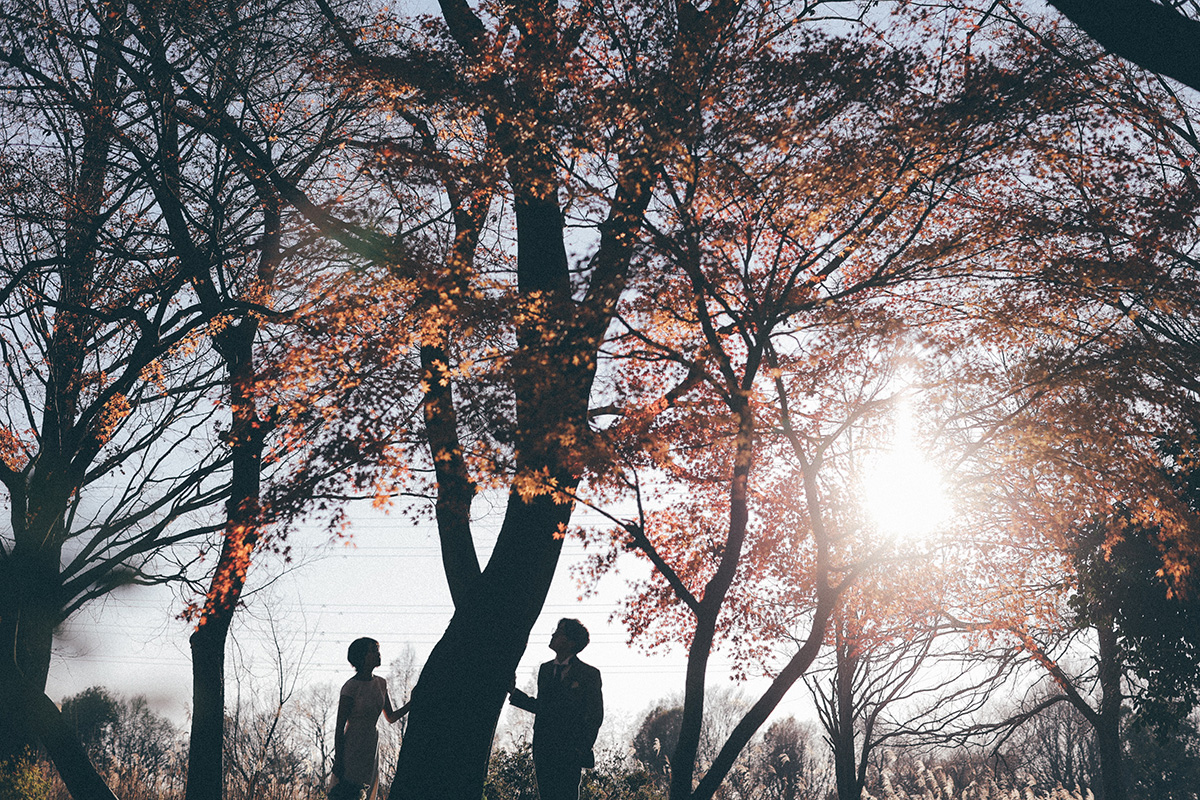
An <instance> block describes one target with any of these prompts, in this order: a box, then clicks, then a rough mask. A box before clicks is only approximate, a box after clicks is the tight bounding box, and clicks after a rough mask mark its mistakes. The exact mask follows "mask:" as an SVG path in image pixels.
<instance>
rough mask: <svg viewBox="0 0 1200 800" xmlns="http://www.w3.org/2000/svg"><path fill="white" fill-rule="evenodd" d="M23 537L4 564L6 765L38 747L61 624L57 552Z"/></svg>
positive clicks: (1, 692) (0, 685) (1, 714)
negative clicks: (39, 713)
mask: <svg viewBox="0 0 1200 800" xmlns="http://www.w3.org/2000/svg"><path fill="white" fill-rule="evenodd" d="M25 541H27V537H19V538H18V539H17V544H16V546H15V547H14V548H13V550H12V552H11V553H9V554H7V556H6V557H5V558H3V559H2V560H0V637H2V638H0V642H2V643H3V644H2V646H3V648H4V653H3V657H2V658H0V760H7V759H10V758H14V757H16V756H20V755H21V753H23V752H24V750H25V748H27V747H36V746H37V744H38V731H37V729H36V726H34V725H33V724H31V723H33V722H34V721H35V716H34V713H33V706H34V704H35V703H36V701H37V698H38V696H40V695H41V694H42V692H44V691H45V688H46V677H47V675H48V674H49V670H50V646H51V643H52V641H53V637H54V627H55V625H57V624H58V622H59V608H60V604H59V602H58V598H57V597H56V593H55V589H56V588H57V587H58V585H59V574H58V550H57V548H44V549H43V548H38V549H32V548H29V547H26V546H25Z"/></svg>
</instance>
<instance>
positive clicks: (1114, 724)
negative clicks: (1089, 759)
mask: <svg viewBox="0 0 1200 800" xmlns="http://www.w3.org/2000/svg"><path fill="white" fill-rule="evenodd" d="M1096 631H1097V633H1098V634H1099V638H1100V692H1101V697H1100V712H1099V714H1098V715H1097V717H1096V746H1097V749H1098V750H1099V751H1100V786H1101V789H1102V791H1103V795H1102V800H1126V796H1127V794H1126V786H1127V782H1126V779H1125V754H1124V750H1123V748H1122V743H1121V702H1122V700H1123V699H1124V696H1123V694H1122V692H1121V652H1120V645H1119V644H1118V643H1117V632H1116V628H1115V627H1114V626H1113V623H1112V620H1111V619H1105V620H1102V621H1100V622H1098V623H1097V624H1096Z"/></svg>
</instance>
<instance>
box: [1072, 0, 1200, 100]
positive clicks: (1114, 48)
mask: <svg viewBox="0 0 1200 800" xmlns="http://www.w3.org/2000/svg"><path fill="white" fill-rule="evenodd" d="M1050 5H1052V6H1054V7H1055V8H1057V9H1058V10H1059V11H1061V12H1062V13H1063V15H1064V16H1066V17H1067V19H1069V20H1071V22H1073V23H1075V24H1076V25H1078V26H1079V27H1080V28H1082V29H1083V30H1084V31H1085V32H1087V34H1088V35H1089V36H1091V37H1092V38H1093V39H1095V40H1096V41H1097V42H1099V43H1100V44H1101V46H1103V47H1104V49H1106V50H1108V51H1109V52H1110V53H1112V54H1113V55H1116V56H1120V57H1121V58H1126V59H1129V60H1130V61H1132V62H1133V63H1135V64H1137V65H1138V66H1140V67H1143V68H1144V69H1148V70H1150V71H1151V72H1159V73H1162V74H1163V75H1166V76H1167V77H1169V78H1174V79H1175V80H1177V81H1179V82H1180V83H1184V84H1187V85H1189V86H1191V87H1192V88H1193V89H1198V90H1200V57H1197V55H1196V48H1195V42H1196V39H1197V37H1200V20H1197V19H1196V18H1195V17H1194V16H1188V15H1187V12H1188V11H1190V12H1191V13H1192V14H1193V15H1195V14H1196V13H1198V12H1200V9H1197V8H1196V6H1195V4H1194V3H1173V2H1155V1H1154V0H1090V1H1089V0H1050ZM1184 9H1187V11H1185V10H1184Z"/></svg>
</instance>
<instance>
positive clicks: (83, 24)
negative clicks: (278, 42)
mask: <svg viewBox="0 0 1200 800" xmlns="http://www.w3.org/2000/svg"><path fill="white" fill-rule="evenodd" d="M58 12H61V13H58ZM125 22H126V17H125V7H124V6H122V5H118V4H111V3H103V4H100V5H88V6H84V7H78V6H76V5H75V4H71V5H70V8H66V7H61V8H60V7H57V6H47V7H45V8H41V7H38V6H35V5H34V4H23V5H20V6H16V7H12V8H6V11H5V14H4V17H3V24H4V35H5V46H4V49H3V52H2V53H0V63H2V64H3V68H4V70H5V73H6V75H7V76H8V77H9V79H10V82H11V83H12V84H13V85H14V90H13V92H11V93H9V94H8V95H6V97H9V98H11V99H12V102H8V103H6V105H5V108H4V113H5V115H6V118H7V119H8V120H10V121H21V122H28V123H31V124H32V125H31V127H27V126H26V125H24V124H22V125H20V126H17V127H14V126H13V125H11V124H9V125H6V131H8V132H9V136H10V140H9V142H8V145H9V146H8V147H7V148H6V159H7V163H6V169H5V180H7V181H8V182H9V185H8V187H7V188H8V189H10V190H11V191H7V192H6V193H5V204H4V215H5V219H6V223H7V224H6V232H5V241H4V260H5V266H4V273H5V278H6V281H5V287H4V292H3V299H4V302H5V304H6V307H7V309H8V310H7V312H6V314H5V320H6V323H5V332H4V344H3V347H4V350H5V363H6V371H5V382H4V390H3V391H4V396H5V404H4V407H3V413H4V415H5V419H4V464H3V467H2V468H0V479H2V480H3V483H4V486H5V489H6V491H7V499H8V505H9V514H10V522H11V527H10V529H9V530H7V531H6V533H5V537H4V541H3V547H2V549H0V586H2V587H3V589H2V591H0V606H2V607H0V632H2V633H3V637H4V641H5V643H6V644H5V648H4V650H5V653H6V654H8V655H7V656H6V657H5V658H4V659H3V660H2V661H0V672H2V675H3V676H2V678H0V687H2V688H0V706H2V709H3V710H2V712H0V740H2V741H0V745H2V746H0V750H2V751H3V752H5V753H9V752H13V750H14V748H16V749H17V750H19V748H20V747H21V746H22V744H23V743H25V742H28V741H30V739H31V738H34V737H35V736H40V738H41V740H42V742H43V744H45V745H46V746H47V748H48V749H49V750H50V752H51V755H52V756H53V757H54V759H55V762H56V764H57V766H58V768H59V770H60V773H61V774H62V775H63V776H64V779H65V780H66V781H67V783H68V785H70V786H71V787H72V791H74V792H76V794H77V795H78V796H89V795H94V796H107V792H106V790H105V789H104V788H103V785H102V782H100V781H99V779H98V777H97V776H95V774H94V771H93V770H91V769H90V768H89V767H88V766H87V763H86V759H84V758H83V757H82V751H80V750H78V749H77V747H78V745H77V744H73V743H72V741H71V739H72V737H71V735H70V733H69V728H65V727H64V725H63V724H62V723H61V720H59V719H58V718H57V710H56V709H55V708H54V706H53V704H52V703H50V701H49V699H48V698H46V697H45V696H44V692H43V689H44V685H45V680H46V674H47V670H48V667H49V654H50V642H51V637H52V631H53V629H54V627H55V626H56V625H57V624H58V623H59V622H60V621H61V620H63V619H65V618H66V617H67V616H69V615H70V614H71V613H73V612H74V611H75V610H77V609H78V608H79V607H80V606H82V605H83V604H84V603H86V602H88V601H90V600H91V599H93V598H95V597H98V596H102V595H103V594H105V593H106V592H108V591H110V590H111V589H113V588H115V587H117V586H121V585H127V584H131V583H148V582H158V581H161V580H164V579H169V578H170V577H172V575H173V574H174V573H172V572H171V570H170V569H169V565H167V568H166V569H165V570H162V569H160V567H161V565H160V564H158V563H156V559H155V555H156V554H157V553H160V552H161V551H162V550H163V549H164V548H166V547H169V546H170V545H171V544H173V543H175V542H178V541H180V540H182V539H184V538H189V537H195V536H198V535H203V534H205V533H207V532H209V531H211V530H212V529H211V528H209V527H207V526H205V525H204V524H203V522H202V521H197V520H195V519H189V517H192V516H193V515H195V514H196V513H197V512H199V511H201V510H202V509H205V508H207V507H208V506H209V505H210V504H211V503H212V502H214V501H216V500H218V499H219V498H220V497H221V494H222V490H221V484H220V480H219V478H218V477H217V476H218V475H219V473H220V470H221V469H223V467H224V465H225V464H226V463H227V462H226V461H225V459H224V458H223V456H222V454H221V453H220V452H219V451H215V452H205V453H203V454H202V455H200V457H198V458H196V459H194V460H191V461H190V463H188V464H187V466H186V467H184V468H182V469H180V465H179V458H180V455H181V454H182V453H183V452H186V448H187V447H188V446H189V444H190V443H189V442H188V441H187V438H188V432H189V430H196V429H201V428H203V427H204V426H205V425H206V424H208V423H209V421H210V420H211V418H212V412H211V411H209V410H208V409H206V408H205V406H204V403H203V400H204V399H205V393H206V389H207V379H208V374H207V373H208V369H207V368H208V366H209V365H208V364H206V363H205V362H204V361H203V360H200V361H196V360H193V359H191V358H189V357H188V354H187V352H186V351H187V350H188V348H190V347H191V346H192V345H193V344H194V342H195V341H196V339H197V337H198V336H199V335H201V334H202V331H203V326H204V325H205V324H206V321H207V320H208V319H209V317H208V315H207V314H206V313H205V312H204V311H203V310H202V309H201V308H200V307H199V306H198V305H197V304H195V303H193V302H192V298H191V296H190V295H189V294H188V290H187V287H188V275H187V274H185V273H184V272H183V271H181V270H180V269H179V268H178V263H177V262H175V261H173V260H172V258H171V257H170V256H169V255H164V254H163V253H162V252H161V251H159V250H157V246H158V244H159V234H160V233H161V230H160V229H159V228H157V226H156V224H155V223H154V222H153V221H148V220H149V219H152V218H153V217H154V212H153V210H152V209H153V202H154V201H153V199H152V198H153V186H152V183H153V181H152V180H151V176H150V175H149V174H148V172H147V170H145V169H143V168H142V166H143V165H142V164H141V163H140V162H139V161H138V158H137V157H138V156H139V155H145V153H143V152H137V151H136V144H135V146H134V148H132V149H131V148H130V146H129V145H131V144H134V143H136V142H137V141H138V140H137V139H136V138H126V139H122V138H121V137H120V136H119V135H118V133H117V130H118V129H119V128H122V127H124V129H125V130H127V131H130V132H132V130H133V129H136V128H141V129H142V130H145V126H147V125H150V122H149V120H152V118H153V113H152V111H151V110H150V109H151V108H152V107H153V102H150V103H146V102H140V101H141V100H145V99H146V98H145V96H144V95H139V94H138V93H137V90H136V88H134V87H133V86H131V85H130V84H128V83H124V82H122V81H121V79H120V78H119V74H120V68H119V65H118V64H117V62H116V58H115V52H116V51H115V50H114V48H113V47H110V46H109V45H110V44H112V43H114V42H119V41H123V40H124V38H125V36H126V35H127V30H126V29H125V27H124V26H125ZM96 41H100V42H102V43H104V44H103V46H100V47H95V46H94V43H95V42H96ZM151 127H152V126H151ZM149 141H153V136H152V135H150V136H149ZM44 143H45V144H49V143H54V145H55V146H54V147H53V148H50V147H44V146H43V144H44ZM149 149H150V150H151V151H153V145H150V147H149ZM145 215H148V217H147V216H145ZM143 222H145V224H143ZM185 387H186V388H185ZM122 470H125V471H127V474H128V475H130V480H129V482H128V484H127V485H126V486H124V487H122V488H121V489H119V490H117V491H114V490H113V486H112V484H111V481H112V480H113V478H115V477H118V476H120V474H121V471H122ZM178 520H187V522H185V523H183V524H182V525H181V526H180V527H181V528H182V530H173V529H172V524H173V523H175V522H176V521H178ZM164 573H165V574H164Z"/></svg>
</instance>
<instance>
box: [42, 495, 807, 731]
mask: <svg viewBox="0 0 1200 800" xmlns="http://www.w3.org/2000/svg"><path fill="white" fill-rule="evenodd" d="M583 513H585V512H584V510H583V509H580V510H578V511H577V512H576V522H579V521H581V517H580V515H581V514H583ZM351 532H352V534H353V539H352V543H351V544H350V545H348V546H347V545H343V544H340V543H331V542H329V537H328V534H327V533H326V532H325V531H324V529H318V528H309V529H305V530H302V531H301V532H299V533H297V534H295V535H294V536H293V537H292V543H293V548H294V550H295V551H296V552H295V554H296V555H297V557H298V558H297V560H298V561H299V562H300V563H299V565H297V566H294V567H293V568H292V569H291V570H290V571H289V572H287V573H286V574H284V575H283V576H281V577H279V578H278V579H277V580H275V581H274V582H273V584H272V585H270V586H269V587H267V588H265V589H264V588H262V584H263V582H264V581H266V580H267V579H268V578H269V577H270V576H269V575H267V574H266V573H267V572H269V571H271V569H273V567H268V566H264V567H261V568H259V569H258V570H256V571H254V572H252V573H251V581H250V583H251V588H252V589H257V591H255V592H254V593H253V594H252V595H251V596H250V597H249V598H248V600H247V607H246V609H245V610H244V611H242V612H240V613H239V619H238V622H236V623H235V633H234V640H235V641H234V642H233V643H232V645H231V647H230V652H229V655H228V660H227V667H226V672H227V676H226V677H227V682H228V683H230V684H232V683H233V681H234V680H236V679H237V678H238V676H239V674H240V675H241V676H242V678H243V686H245V685H246V684H247V683H249V684H250V685H252V686H254V687H255V688H256V689H257V690H258V691H260V692H265V693H267V694H269V693H271V692H272V691H273V687H274V686H275V685H276V684H277V682H278V679H277V677H275V675H274V672H275V666H274V663H275V659H274V658H273V655H272V654H273V652H274V649H275V648H274V646H273V644H272V641H273V639H275V638H276V637H277V638H278V640H279V641H280V642H281V643H282V649H283V652H284V653H285V658H284V661H285V663H286V664H288V665H289V669H293V670H295V671H296V677H297V678H298V683H299V684H300V685H301V686H307V685H316V684H321V683H328V684H331V685H334V686H338V685H340V684H341V683H342V681H344V680H345V679H346V678H347V677H349V676H350V675H351V674H352V672H353V671H352V669H351V668H350V666H349V665H348V664H347V663H346V660H345V652H346V646H347V645H348V644H349V643H350V642H351V641H353V640H354V639H356V638H357V637H359V636H371V637H373V638H376V639H378V640H379V641H380V647H381V651H382V656H383V664H384V666H383V667H382V668H380V669H379V670H378V671H377V672H378V673H379V674H386V672H387V665H388V664H389V662H391V661H392V659H394V658H396V657H398V656H400V655H401V653H402V651H403V650H404V648H405V646H406V645H411V646H412V647H413V648H414V650H415V652H416V656H417V662H418V664H423V663H424V660H425V658H426V657H427V656H428V654H429V651H430V650H431V649H432V648H433V646H434V644H435V643H436V642H437V640H438V638H439V637H440V636H441V633H442V631H443V630H444V629H445V626H446V624H447V623H448V622H449V619H450V615H451V612H452V608H451V602H450V594H449V591H448V589H447V588H446V581H445V578H444V576H443V573H442V569H441V562H440V556H439V551H438V545H437V539H436V535H435V532H434V528H433V526H432V524H427V525H424V526H421V527H413V526H412V525H411V524H410V523H409V522H407V521H406V520H405V519H404V518H403V516H402V515H401V514H399V513H395V512H393V513H392V514H390V515H386V516H385V515H383V514H381V513H380V512H376V511H373V510H371V509H370V508H369V507H367V508H364V510H363V511H362V512H360V513H358V514H356V515H355V516H354V520H353V524H352V527H351ZM483 538H485V539H486V541H485V542H484V543H482V544H481V545H480V551H481V552H480V555H481V558H482V557H486V555H487V553H488V551H489V550H490V547H491V541H492V537H487V536H486V535H485V536H484V537H483ZM583 553H584V550H583V547H582V545H581V544H580V543H579V542H578V540H572V539H568V541H567V543H566V545H565V547H564V550H563V558H562V560H561V561H560V564H559V569H558V572H557V574H556V575H555V579H554V583H553V586H552V587H551V591H550V595H549V597H548V598H547V601H546V606H545V608H544V609H543V613H542V616H541V618H540V619H539V620H538V622H537V624H536V625H535V626H534V629H533V633H532V634H531V637H530V643H529V646H528V648H527V649H526V652H525V656H524V657H523V658H522V660H521V666H520V669H519V670H518V673H517V679H518V683H519V684H521V685H526V684H532V682H533V679H534V676H535V674H536V667H537V665H538V664H540V663H541V662H542V661H545V660H547V659H548V658H550V657H551V655H552V654H551V653H550V650H549V649H548V647H547V643H548V642H549V639H550V632H551V631H552V630H553V629H554V626H555V624H556V623H557V621H558V619H559V618H561V617H564V616H570V617H576V618H578V619H580V620H582V621H583V623H584V624H585V625H586V626H587V627H588V629H589V631H590V632H591V636H592V642H591V644H590V645H589V646H588V648H587V650H586V651H584V653H583V654H582V658H583V659H584V660H585V661H587V662H588V663H590V664H592V665H594V666H596V667H598V668H599V669H600V670H601V672H602V674H603V679H604V699H605V707H606V715H605V716H606V727H608V728H609V729H610V730H612V731H613V732H614V733H616V734H617V735H621V734H622V733H624V729H626V728H628V727H630V726H632V725H634V724H636V722H637V721H638V719H639V718H640V715H641V713H642V712H643V711H645V710H646V709H647V708H648V707H650V706H651V705H652V704H654V703H655V702H656V701H658V700H660V699H663V698H666V697H668V696H670V695H673V694H675V695H678V694H681V693H682V691H683V678H684V666H685V654H684V651H683V650H682V648H676V649H675V650H674V651H673V652H670V653H664V654H655V655H645V654H643V653H641V652H640V651H639V650H638V649H636V648H632V647H630V646H628V645H627V644H626V640H627V635H626V633H625V631H624V629H623V628H622V626H621V625H620V622H619V621H611V622H610V621H609V617H610V616H611V615H612V613H613V612H614V611H615V610H616V609H617V607H618V601H619V600H620V598H621V596H622V595H623V594H624V591H625V580H626V579H625V578H623V577H621V576H619V575H613V576H609V577H607V578H605V579H604V581H603V582H602V584H601V587H600V588H601V591H600V593H599V594H598V595H596V596H593V597H590V598H588V599H585V600H580V599H579V594H580V591H579V589H578V587H577V585H576V583H575V580H574V578H573V577H572V576H571V574H570V566H571V564H572V563H578V562H579V561H580V560H581V559H582V557H583ZM629 566H630V567H631V568H637V569H640V568H641V567H640V565H639V564H636V563H633V562H632V560H631V561H630V564H629ZM180 608H181V603H180V601H179V600H178V599H177V598H176V597H175V596H174V594H173V591H172V590H171V589H167V588H162V587H155V588H136V589H129V590H124V591H122V592H120V593H118V594H116V595H114V596H112V597H111V598H109V599H107V600H105V601H102V602H101V603H96V604H93V605H92V606H90V607H88V608H85V609H84V610H83V611H81V612H80V613H79V614H77V615H76V616H75V617H73V618H72V619H71V620H69V621H68V622H67V623H66V624H65V625H64V626H63V629H62V632H61V635H60V636H59V638H58V640H57V641H56V646H55V653H54V658H53V661H52V662H51V667H50V680H49V683H48V687H47V693H48V694H49V696H50V697H51V699H53V700H55V701H61V700H62V699H63V698H64V697H66V696H69V695H71V694H74V693H76V692H79V691H81V690H83V689H86V688H88V687H89V686H95V685H101V686H104V687H106V688H108V689H109V690H110V691H112V692H114V693H119V694H122V695H125V696H132V695H136V694H144V695H146V696H147V697H148V698H149V700H150V702H151V705H152V706H153V707H154V708H155V709H156V710H158V711H159V712H160V713H165V714H167V715H168V716H170V717H171V718H172V719H173V720H174V721H175V722H176V723H177V724H180V725H185V724H186V722H187V718H188V717H187V715H188V707H189V705H190V700H191V672H190V657H189V654H188V642H187V639H188V634H189V632H190V628H189V627H188V625H187V623H185V622H183V621H181V620H178V619H176V618H175V615H176V614H177V613H178V612H179V610H180ZM272 626H273V627H274V634H273V633H272ZM709 675H710V680H709V683H710V685H711V686H714V687H717V688H721V687H726V686H730V685H731V684H730V682H729V662H728V660H726V659H723V658H721V657H719V656H717V657H714V658H713V660H712V661H711V662H710V672H709ZM247 678H248V680H247ZM754 688H755V686H750V687H747V689H748V691H747V696H750V697H753V696H756V695H755V694H753V692H752V690H753V689H754ZM757 688H759V690H760V691H761V689H762V688H763V687H762V685H761V682H760V685H758V687H757ZM229 694H230V696H232V694H233V692H232V685H231V690H230V693H229ZM396 694H397V693H396V692H395V691H394V692H393V695H396ZM395 699H396V700H397V701H401V700H402V699H403V698H401V697H399V696H396V697H395ZM509 713H514V712H513V711H512V710H511V708H510V710H508V711H506V714H509ZM515 714H516V715H522V712H520V711H519V710H517V711H515ZM777 715H778V716H788V715H794V716H796V717H797V718H798V719H801V720H811V719H813V717H814V715H813V712H812V706H811V700H810V699H809V695H808V692H807V690H806V689H805V688H804V687H803V686H802V685H797V686H795V687H793V688H792V691H791V692H790V693H789V695H788V697H787V698H786V699H785V701H784V703H783V704H781V707H780V708H779V710H778V711H777ZM502 723H503V719H502Z"/></svg>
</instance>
